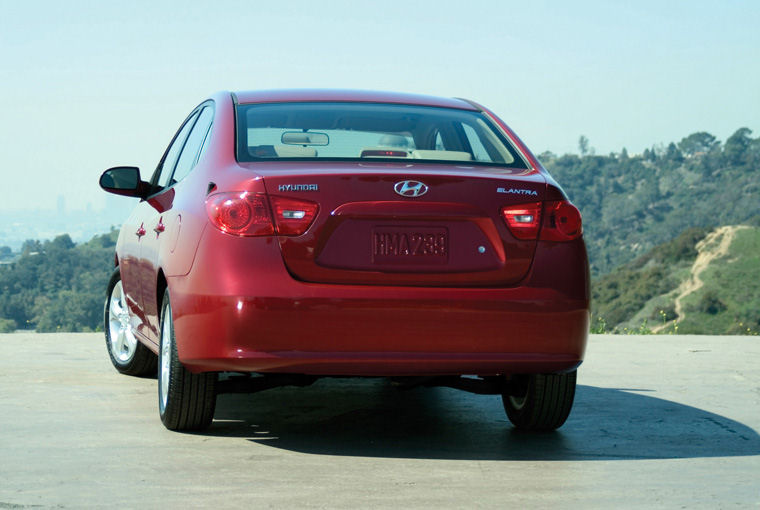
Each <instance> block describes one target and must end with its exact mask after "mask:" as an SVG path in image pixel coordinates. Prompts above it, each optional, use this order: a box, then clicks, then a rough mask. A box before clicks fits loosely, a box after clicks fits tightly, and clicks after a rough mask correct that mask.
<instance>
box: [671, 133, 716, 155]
mask: <svg viewBox="0 0 760 510" xmlns="http://www.w3.org/2000/svg"><path fill="white" fill-rule="evenodd" d="M718 147H720V142H719V141H718V140H717V139H716V138H715V137H714V136H713V135H711V134H710V133H706V132H704V131H700V132H698V133H692V134H690V135H689V136H687V137H686V138H683V139H682V140H681V141H680V142H678V148H679V149H681V152H683V153H684V154H685V155H686V156H687V157H694V156H698V155H703V154H708V153H710V152H712V151H713V150H714V149H717V148H718Z"/></svg>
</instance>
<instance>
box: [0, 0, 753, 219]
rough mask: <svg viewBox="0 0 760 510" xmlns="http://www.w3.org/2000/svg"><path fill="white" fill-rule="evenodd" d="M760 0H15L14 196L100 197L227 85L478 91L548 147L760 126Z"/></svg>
mask: <svg viewBox="0 0 760 510" xmlns="http://www.w3.org/2000/svg"><path fill="white" fill-rule="evenodd" d="M758 27H760V2H758V1H754V0H747V1H741V0H732V1H719V0H715V1H712V2H707V1H700V0H689V1H681V0H668V1H665V2H662V1H652V0H640V1H622V0H620V1H609V0H607V1H605V0H575V1H573V2H564V1H532V2H525V1H521V2H512V1H492V2H485V1H478V0H467V1H461V0H459V1H448V0H438V1H435V2H433V1H424V0H418V1H414V2H412V1H408V0H407V1H394V0H383V1H382V2H378V1H366V2H365V1H361V0H353V1H329V0H321V1H314V0H310V1H300V0H288V1H283V2H273V1H256V0H247V1H240V2H237V1H224V0H220V1H215V2H208V1H204V2H197V1H192V0H185V1H182V2H160V1H156V0H151V1H147V2H144V1H140V0H137V1H130V2H113V1H103V2H95V1H92V2H84V1H76V0H68V1H66V2H57V1H56V2H52V1H35V0H27V1H24V2H18V1H15V0H0V95H1V97H2V98H3V100H4V101H3V102H4V105H3V106H4V108H3V113H2V116H1V117H0V119H2V122H0V175H1V176H2V182H3V185H2V188H3V189H4V191H5V192H4V193H3V199H2V200H0V213H2V212H3V211H10V210H19V209H20V210H34V209H55V208H56V202H57V197H58V196H59V195H63V196H64V197H65V202H66V206H67V208H69V209H85V208H86V206H87V204H88V203H89V204H90V205H91V207H94V208H95V209H98V208H101V207H103V206H104V204H105V196H106V194H105V193H104V192H102V191H101V190H100V189H99V187H98V185H97V181H98V177H99V175H100V173H101V172H102V171H103V170H105V169H106V168H109V167H112V166H119V165H135V166H139V167H140V168H141V170H142V172H143V175H144V176H146V177H147V176H149V175H150V174H151V173H152V171H153V169H154V168H155V166H156V164H157V162H158V160H159V158H160V157H161V155H162V154H163V151H164V149H165V148H166V145H167V144H168V143H169V141H170V139H171V137H172V136H173V134H174V132H175V130H176V129H177V128H178V127H179V125H180V123H181V122H182V120H183V119H184V118H185V116H186V115H187V114H188V113H189V112H190V110H192V108H193V107H194V106H195V105H197V104H198V103H200V102H201V101H202V100H203V99H205V98H206V97H208V96H210V95H211V94H212V93H214V92H216V91H219V90H246V89H270V88H308V87H330V88H358V89H373V90H393V91H403V92H415V93H423V94H431V95H438V96H454V97H465V98H469V99H473V100H475V101H477V102H479V103H481V104H484V105H485V106H488V107H489V108H490V109H492V110H493V111H495V112H496V113H497V115H499V116H500V117H501V118H502V119H504V120H505V121H506V122H507V124H509V125H510V126H511V127H512V128H513V129H514V130H515V131H517V133H518V135H520V137H521V138H522V139H523V140H524V141H525V142H526V143H527V144H528V146H529V147H530V148H531V149H532V150H533V152H535V153H541V152H543V151H545V150H550V151H552V152H555V153H557V154H564V153H568V152H577V151H578V148H577V147H578V145H577V143H578V138H579V137H580V135H584V136H586V137H587V138H588V139H589V144H590V146H591V147H593V148H594V149H595V151H596V153H597V154H607V153H610V152H619V151H620V150H621V149H622V148H623V147H625V148H627V150H628V152H629V153H639V152H641V151H643V150H644V149H645V148H647V147H651V146H653V145H657V144H667V143H669V142H671V141H675V142H677V141H678V140H680V139H681V138H683V137H684V136H686V135H688V134H690V133H693V132H696V131H708V132H710V133H712V134H713V135H715V136H717V137H718V138H719V139H720V140H725V139H726V138H727V137H728V136H730V135H731V134H732V133H733V132H734V131H736V129H738V128H739V127H742V126H746V127H749V128H750V129H752V130H753V132H754V136H760V28H758Z"/></svg>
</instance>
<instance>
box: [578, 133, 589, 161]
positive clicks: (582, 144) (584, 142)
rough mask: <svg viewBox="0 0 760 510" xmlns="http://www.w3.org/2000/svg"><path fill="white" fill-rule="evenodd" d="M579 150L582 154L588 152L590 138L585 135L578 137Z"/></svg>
mask: <svg viewBox="0 0 760 510" xmlns="http://www.w3.org/2000/svg"><path fill="white" fill-rule="evenodd" d="M578 151H579V152H580V153H581V156H585V155H586V154H588V138H586V137H585V136H584V135H581V137H580V138H578Z"/></svg>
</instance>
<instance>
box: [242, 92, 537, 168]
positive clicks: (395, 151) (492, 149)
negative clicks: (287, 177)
mask: <svg viewBox="0 0 760 510" xmlns="http://www.w3.org/2000/svg"><path fill="white" fill-rule="evenodd" d="M237 123H238V125H237V157H238V161H267V160H279V159H285V160H314V159H333V160H334V159H340V160H343V159H347V160H363V159H378V158H382V159H403V160H410V159H412V160H422V161H427V162H447V163H457V164H460V165H462V164H463V165H470V164H479V165H481V164H487V165H504V166H509V167H512V168H527V166H526V164H525V162H524V161H523V160H522V158H520V156H519V155H518V153H517V151H516V150H515V149H514V148H513V147H512V146H511V145H510V144H509V142H508V141H507V140H506V139H505V138H504V136H503V135H502V134H501V133H500V132H499V131H497V130H496V129H494V127H493V126H492V124H491V123H490V122H489V120H488V119H487V118H486V117H485V116H484V115H483V114H482V113H480V112H474V111H468V110H456V109H453V108H435V107H428V106H409V105H396V104H376V103H275V104H249V105H240V106H238V107H237Z"/></svg>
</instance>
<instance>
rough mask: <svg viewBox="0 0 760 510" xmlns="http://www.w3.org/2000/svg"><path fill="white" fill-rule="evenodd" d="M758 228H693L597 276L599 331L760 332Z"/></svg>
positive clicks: (595, 324)
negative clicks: (609, 271) (611, 270)
mask: <svg viewBox="0 0 760 510" xmlns="http://www.w3.org/2000/svg"><path fill="white" fill-rule="evenodd" d="M757 275H760V228H758V227H755V226H748V225H735V226H723V227H718V228H715V229H711V230H708V229H690V230H688V231H686V232H684V233H683V234H682V235H680V236H679V237H678V238H676V239H674V240H673V241H670V242H668V243H665V244H663V245H660V246H657V247H656V248H654V249H653V250H651V251H650V252H648V253H647V254H645V255H644V256H642V257H639V258H637V259H636V260H634V261H632V262H630V263H628V264H625V265H624V266H623V267H621V268H619V269H618V270H616V271H614V272H612V273H610V274H608V275H605V276H603V277H601V278H599V279H597V280H595V281H594V284H593V285H592V291H593V304H592V312H593V314H594V319H593V324H592V330H594V331H600V332H602V331H617V332H626V331H635V332H650V331H651V332H655V333H675V332H677V333H684V334H686V333H710V334H745V335H746V334H752V335H757V334H758V332H760V280H759V279H758V278H757Z"/></svg>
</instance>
